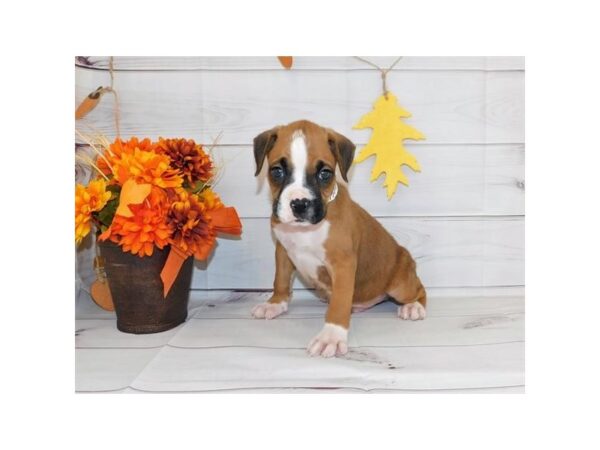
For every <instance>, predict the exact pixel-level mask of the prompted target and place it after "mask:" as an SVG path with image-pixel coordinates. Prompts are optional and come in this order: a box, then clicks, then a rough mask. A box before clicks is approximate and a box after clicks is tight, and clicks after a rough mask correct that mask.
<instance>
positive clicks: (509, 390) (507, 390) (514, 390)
mask: <svg viewBox="0 0 600 450" xmlns="http://www.w3.org/2000/svg"><path fill="white" fill-rule="evenodd" d="M154 392H156V391H154ZM147 393H148V391H143V390H141V389H133V388H130V387H128V388H125V389H121V390H119V391H114V392H111V394H147ZM186 393H196V394H216V395H218V394H222V393H227V394H325V395H330V394H383V395H389V394H434V395H435V394H524V393H525V386H508V387H495V388H478V389H429V390H417V389H410V390H402V389H371V390H370V391H364V390H362V389H351V388H312V389H311V388H262V389H260V388H258V389H252V388H250V389H223V390H219V391H196V392H193V391H192V392H190V391H186Z"/></svg>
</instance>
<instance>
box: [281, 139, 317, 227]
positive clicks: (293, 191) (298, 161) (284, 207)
mask: <svg viewBox="0 0 600 450" xmlns="http://www.w3.org/2000/svg"><path fill="white" fill-rule="evenodd" d="M290 153H291V157H292V182H291V183H290V184H288V185H287V186H285V187H284V188H283V191H282V192H281V195H280V196H279V205H278V211H277V215H278V216H279V220H280V221H281V222H283V223H291V222H294V221H295V217H294V213H293V212H292V208H291V207H290V202H291V201H292V200H294V199H302V198H307V199H309V200H312V199H313V198H314V196H313V194H312V192H311V191H310V190H309V189H307V188H306V186H305V184H306V165H307V161H308V148H307V145H306V137H305V136H304V133H303V132H302V131H300V130H297V131H295V132H294V134H292V142H291V144H290Z"/></svg>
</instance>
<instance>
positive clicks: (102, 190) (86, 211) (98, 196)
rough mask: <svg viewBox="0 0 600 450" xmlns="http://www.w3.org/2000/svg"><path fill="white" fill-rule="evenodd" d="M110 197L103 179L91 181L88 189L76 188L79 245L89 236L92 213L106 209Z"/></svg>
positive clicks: (76, 226) (78, 186)
mask: <svg viewBox="0 0 600 450" xmlns="http://www.w3.org/2000/svg"><path fill="white" fill-rule="evenodd" d="M110 196H111V193H110V192H107V191H106V183H105V182H104V180H103V179H100V180H96V181H91V182H90V183H89V184H88V186H87V187H85V186H82V185H81V184H77V185H76V186H75V242H77V243H78V244H79V243H80V242H81V240H82V239H83V238H84V237H86V236H87V235H88V233H89V232H90V229H91V224H90V221H91V218H92V213H93V212H96V211H100V210H101V209H102V208H104V206H105V205H106V202H108V200H109V199H110Z"/></svg>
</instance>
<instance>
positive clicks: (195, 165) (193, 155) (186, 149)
mask: <svg viewBox="0 0 600 450" xmlns="http://www.w3.org/2000/svg"><path fill="white" fill-rule="evenodd" d="M156 147H157V150H156V151H157V152H161V153H164V154H165V155H167V156H168V157H169V158H170V159H171V167H173V168H175V169H178V170H179V171H180V172H181V173H182V174H183V176H184V177H185V178H187V180H188V182H189V183H190V184H192V185H194V184H196V182H198V181H202V182H203V183H206V182H207V181H208V180H209V179H210V178H211V177H212V170H213V165H212V161H211V159H210V157H209V156H208V155H207V154H206V152H205V151H204V149H203V148H202V146H201V145H199V144H196V143H195V142H194V141H193V140H192V139H163V138H160V139H159V141H158V143H157V144H156Z"/></svg>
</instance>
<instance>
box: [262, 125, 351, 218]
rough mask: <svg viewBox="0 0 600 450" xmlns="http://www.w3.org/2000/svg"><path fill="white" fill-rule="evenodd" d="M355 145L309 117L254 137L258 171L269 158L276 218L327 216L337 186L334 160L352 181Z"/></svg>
mask: <svg viewBox="0 0 600 450" xmlns="http://www.w3.org/2000/svg"><path fill="white" fill-rule="evenodd" d="M354 148H355V147H354V144H353V143H352V142H350V140H348V139H347V138H346V137H344V136H342V135H340V134H338V133H336V132H335V131H333V130H329V129H326V128H322V127H320V126H318V125H316V124H314V123H312V122H308V121H298V122H293V123H291V124H289V125H286V126H283V127H276V128H273V129H271V130H268V131H265V132H263V133H261V134H259V135H258V136H257V137H256V138H255V139H254V157H255V159H256V174H255V175H258V174H259V172H260V171H261V169H262V166H263V164H264V161H265V159H266V160H267V163H268V175H267V177H268V180H269V185H270V187H271V194H272V198H273V217H274V219H275V220H276V221H279V222H281V223H287V224H296V225H300V226H302V225H308V224H316V223H318V222H320V221H321V220H323V219H324V218H325V216H326V215H327V204H328V203H329V199H330V198H331V197H332V194H334V192H335V191H336V190H337V184H336V180H335V169H336V166H339V168H340V173H341V175H342V177H343V178H344V180H346V181H348V179H347V173H348V169H349V168H350V165H351V164H352V160H353V158H354Z"/></svg>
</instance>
